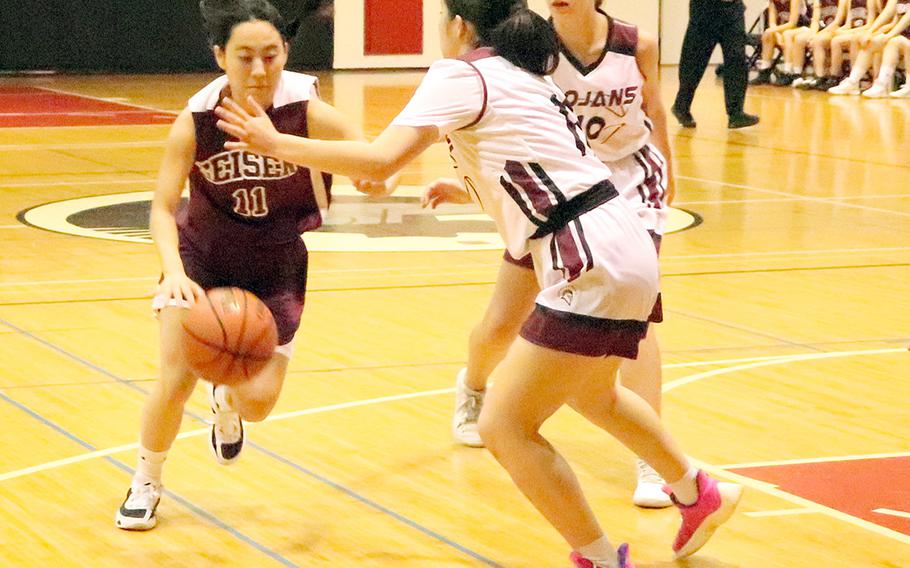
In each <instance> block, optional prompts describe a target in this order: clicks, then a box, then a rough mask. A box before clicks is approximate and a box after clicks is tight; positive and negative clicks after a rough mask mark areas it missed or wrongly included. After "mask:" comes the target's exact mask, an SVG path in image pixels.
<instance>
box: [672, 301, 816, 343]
mask: <svg viewBox="0 0 910 568" xmlns="http://www.w3.org/2000/svg"><path fill="white" fill-rule="evenodd" d="M667 311H668V312H669V313H672V314H679V315H681V316H683V317H687V318H689V319H693V320H697V321H702V322H708V323H711V324H714V325H717V326H720V327H726V328H728V329H734V330H736V331H740V332H743V333H747V334H749V335H755V336H758V337H764V338H766V339H773V340H774V341H777V342H780V343H784V344H786V345H790V346H792V347H805V348H807V349H811V350H813V351H823V350H822V349H819V348H817V347H811V346H808V345H805V344H802V343H799V342H798V341H791V340H789V339H787V338H785V337H779V336H777V335H772V334H771V333H768V332H765V331H760V330H757V329H753V328H751V327H746V326H744V325H739V324H735V323H730V322H728V321H723V320H719V319H715V318H712V317H708V316H700V315H696V314H693V313H689V312H685V311H682V310H678V309H668V310H667Z"/></svg>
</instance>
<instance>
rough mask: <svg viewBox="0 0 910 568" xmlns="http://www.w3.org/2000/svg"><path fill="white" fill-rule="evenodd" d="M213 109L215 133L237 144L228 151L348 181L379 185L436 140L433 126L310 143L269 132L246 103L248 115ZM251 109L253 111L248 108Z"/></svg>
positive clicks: (228, 105)
mask: <svg viewBox="0 0 910 568" xmlns="http://www.w3.org/2000/svg"><path fill="white" fill-rule="evenodd" d="M222 104H223V105H224V106H223V107H219V108H218V109H216V112H217V113H218V116H219V117H220V118H221V120H219V121H218V127H219V128H221V129H222V130H224V131H225V132H227V133H228V134H230V135H231V136H234V137H235V138H237V141H236V142H228V143H226V144H225V148H227V149H229V150H246V151H249V152H254V153H257V154H265V155H268V156H272V157H275V158H278V159H279V160H284V161H286V162H291V163H294V164H298V165H301V166H304V167H308V168H311V169H315V170H319V171H323V172H331V173H334V174H340V175H345V176H348V177H351V178H354V179H367V180H375V181H379V180H384V179H386V178H388V177H390V176H391V175H392V174H394V173H395V172H397V171H398V170H400V169H401V168H402V167H404V165H405V164H407V163H408V162H410V161H411V160H413V159H414V158H416V157H417V156H418V155H419V154H420V153H421V152H423V151H424V150H426V149H427V148H429V147H430V146H431V145H432V144H433V143H434V142H436V140H437V139H438V138H439V131H438V129H437V128H436V127H435V126H424V127H420V128H412V127H403V126H389V127H387V128H386V129H385V130H384V131H383V132H382V133H381V134H380V135H379V137H377V138H376V139H375V140H374V141H373V142H357V141H347V140H344V141H331V140H313V139H310V138H302V137H299V136H294V135H291V134H282V133H280V132H278V131H276V130H275V127H274V125H272V122H271V120H269V117H268V116H266V114H265V111H263V110H262V108H261V107H260V106H259V105H258V104H256V102H255V101H254V100H252V99H250V106H251V108H254V109H256V114H255V115H252V116H251V115H250V114H248V113H247V112H246V111H244V110H243V109H242V108H240V106H238V105H237V103H235V102H234V101H232V100H230V99H224V101H223V102H222ZM254 105H255V106H254Z"/></svg>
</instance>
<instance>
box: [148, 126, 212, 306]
mask: <svg viewBox="0 0 910 568" xmlns="http://www.w3.org/2000/svg"><path fill="white" fill-rule="evenodd" d="M195 154H196V130H195V127H194V125H193V115H192V114H191V113H190V111H189V109H184V110H183V112H181V113H180V115H179V116H178V117H177V120H176V121H175V122H174V125H173V126H172V127H171V132H170V134H169V135H168V139H167V146H166V148H165V150H164V158H163V159H162V161H161V169H160V170H159V171H158V181H157V183H156V185H155V195H154V197H153V198H152V207H151V215H150V219H149V227H150V229H151V232H152V239H153V240H154V241H155V248H156V249H157V250H158V259H159V260H160V261H161V272H162V274H163V280H162V281H161V284H160V285H159V293H161V294H166V295H168V296H169V297H171V298H175V299H177V300H181V299H183V300H186V301H187V302H190V303H192V301H193V299H194V296H195V297H199V296H201V295H204V293H203V292H202V289H201V288H200V287H199V286H198V285H197V284H196V283H194V282H193V281H191V280H190V279H189V278H187V276H186V272H185V271H184V268H183V261H182V260H181V259H180V251H179V248H178V238H177V220H176V217H175V213H176V211H177V206H178V205H179V204H180V195H181V193H182V192H183V186H184V184H185V183H186V179H187V177H188V176H189V174H190V170H191V169H192V168H193V160H194V157H195Z"/></svg>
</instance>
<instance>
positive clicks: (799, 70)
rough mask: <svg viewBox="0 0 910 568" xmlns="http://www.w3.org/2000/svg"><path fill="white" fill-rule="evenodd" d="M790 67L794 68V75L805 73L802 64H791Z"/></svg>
mask: <svg viewBox="0 0 910 568" xmlns="http://www.w3.org/2000/svg"><path fill="white" fill-rule="evenodd" d="M790 69H791V70H793V74H794V75H802V74H803V68H802V66H800V65H791V66H790Z"/></svg>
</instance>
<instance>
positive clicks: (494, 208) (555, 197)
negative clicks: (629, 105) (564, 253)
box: [392, 48, 621, 258]
mask: <svg viewBox="0 0 910 568" xmlns="http://www.w3.org/2000/svg"><path fill="white" fill-rule="evenodd" d="M564 98H565V97H564V95H563V93H562V92H561V91H560V90H559V88H558V87H556V85H554V84H553V81H552V80H550V78H549V77H540V76H537V75H533V74H531V73H528V72H526V71H524V70H523V69H520V68H518V67H516V66H514V65H512V64H511V63H509V62H508V61H506V60H505V59H503V58H502V57H498V56H496V55H495V53H494V52H493V50H492V49H489V48H482V49H478V50H476V51H474V52H472V53H470V54H468V55H466V56H465V57H463V58H462V59H461V60H455V59H444V60H441V61H437V62H436V63H434V64H433V66H432V67H430V70H429V72H428V73H427V75H426V77H424V79H423V82H422V83H421V84H420V87H418V89H417V92H416V93H415V94H414V97H413V98H412V99H411V101H410V102H409V103H408V105H407V107H406V108H405V109H404V110H403V111H402V112H401V114H400V115H399V116H398V117H397V118H396V119H395V120H394V121H393V122H392V124H393V125H396V126H411V127H421V126H431V125H432V126H436V127H437V128H438V129H439V132H440V134H442V135H445V136H446V138H447V141H448V143H449V151H450V154H451V156H452V159H453V161H454V162H455V167H456V169H457V172H458V174H459V176H460V177H461V178H462V181H463V182H464V185H465V187H466V188H467V189H468V191H469V192H470V193H471V195H472V197H473V198H474V199H475V200H476V201H477V202H478V204H479V205H480V206H481V207H482V208H483V210H484V211H485V212H486V213H487V214H489V215H490V216H491V217H492V218H493V220H494V221H495V222H496V225H497V227H498V229H499V232H500V234H501V235H502V238H503V240H504V241H505V242H506V247H507V248H508V250H509V253H510V254H511V255H512V256H514V257H515V258H521V257H522V256H524V255H525V254H527V253H528V239H529V238H530V237H531V236H532V235H533V234H534V233H535V231H536V230H537V228H538V226H539V225H540V224H542V223H544V222H546V220H547V219H548V212H549V211H550V209H551V208H552V207H554V206H556V205H558V204H560V203H564V202H565V201H567V200H569V199H571V198H572V197H574V196H576V195H579V194H581V193H584V192H586V191H587V190H589V189H591V188H592V187H593V186H595V185H597V184H599V183H601V182H603V181H604V180H607V179H608V178H609V177H610V170H609V168H607V167H606V166H605V165H604V164H603V163H602V162H601V161H600V160H599V159H598V158H597V157H596V156H595V155H594V154H593V152H592V151H591V149H590V148H589V147H588V145H587V144H586V143H585V141H584V135H583V134H582V133H581V131H580V130H579V128H578V123H577V118H576V117H575V115H574V114H573V113H572V111H571V109H570V108H569V107H568V105H566V104H565V101H564ZM617 201H621V200H617Z"/></svg>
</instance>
